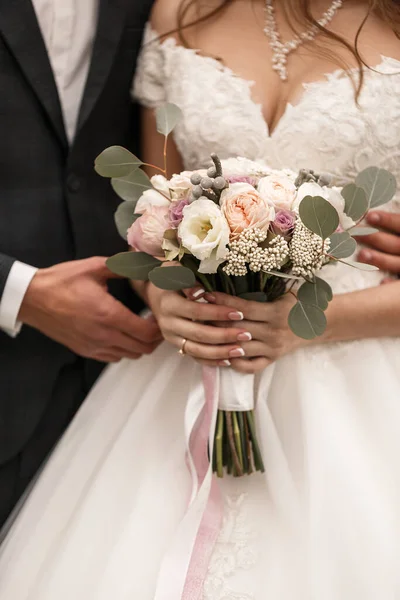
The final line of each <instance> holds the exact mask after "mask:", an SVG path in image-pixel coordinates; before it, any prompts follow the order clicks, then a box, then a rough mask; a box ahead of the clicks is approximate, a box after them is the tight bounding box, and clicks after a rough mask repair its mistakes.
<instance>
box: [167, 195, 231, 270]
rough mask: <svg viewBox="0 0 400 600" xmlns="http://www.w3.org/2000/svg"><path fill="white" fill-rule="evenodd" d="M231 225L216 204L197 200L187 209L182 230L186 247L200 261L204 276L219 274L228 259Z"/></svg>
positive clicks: (184, 213)
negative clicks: (218, 270)
mask: <svg viewBox="0 0 400 600" xmlns="http://www.w3.org/2000/svg"><path fill="white" fill-rule="evenodd" d="M229 234H230V230H229V225H228V223H227V221H226V219H225V217H224V215H223V214H222V212H221V210H220V208H219V207H218V206H217V205H216V204H215V203H214V202H213V201H212V200H206V199H204V200H196V202H192V204H189V205H188V206H186V207H185V208H184V209H183V219H182V222H181V224H180V225H179V229H178V236H179V238H180V239H181V241H182V245H183V246H184V247H185V248H187V250H189V252H191V253H192V254H193V256H195V257H196V258H198V259H199V260H200V261H201V262H200V268H199V272H200V273H215V272H216V271H217V269H218V267H219V265H220V264H221V263H223V262H224V260H225V259H226V255H227V251H228V248H227V246H228V243H229Z"/></svg>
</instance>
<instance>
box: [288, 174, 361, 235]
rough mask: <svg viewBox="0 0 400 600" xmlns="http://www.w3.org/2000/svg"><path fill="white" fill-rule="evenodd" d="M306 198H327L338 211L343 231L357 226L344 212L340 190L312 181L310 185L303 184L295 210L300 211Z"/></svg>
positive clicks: (299, 190)
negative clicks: (301, 203) (301, 204)
mask: <svg viewBox="0 0 400 600" xmlns="http://www.w3.org/2000/svg"><path fill="white" fill-rule="evenodd" d="M306 196H321V197H322V198H325V200H328V202H329V203H330V204H332V206H333V208H335V209H336V211H337V213H338V215H339V222H340V226H341V227H342V229H350V227H353V226H354V225H355V222H354V221H353V219H351V218H350V217H348V216H347V215H346V213H345V212H344V208H345V201H344V198H343V196H342V194H341V193H340V188H337V187H321V186H320V185H318V184H317V183H314V182H311V181H310V182H308V183H303V185H301V186H300V187H299V189H298V191H297V199H296V205H295V210H298V209H299V206H300V202H301V201H302V200H303V198H305V197H306Z"/></svg>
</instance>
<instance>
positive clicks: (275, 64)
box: [264, 0, 343, 81]
mask: <svg viewBox="0 0 400 600" xmlns="http://www.w3.org/2000/svg"><path fill="white" fill-rule="evenodd" d="M272 2H273V0H266V1H265V14H266V17H265V28H264V33H265V35H266V36H267V38H268V40H269V45H270V46H271V49H272V68H273V69H274V71H276V72H277V73H278V75H279V77H280V78H281V79H282V81H287V78H288V74H287V59H288V56H289V54H291V53H292V52H294V51H295V50H297V48H298V47H299V46H301V44H304V43H305V42H310V41H312V40H313V39H314V38H315V37H316V36H317V35H318V33H320V30H319V29H318V27H317V26H316V25H312V26H311V27H310V29H308V30H307V31H304V32H303V33H300V34H298V35H296V36H295V37H294V38H293V39H292V40H290V41H289V42H282V41H281V39H280V35H279V32H278V27H277V24H276V19H275V10H274V6H273V3H272ZM342 5H343V0H333V2H332V4H331V6H330V7H329V8H328V10H327V11H326V12H325V13H324V14H323V15H322V17H321V18H320V19H319V21H318V25H321V27H326V26H327V25H328V23H330V22H331V21H332V19H333V17H334V16H335V14H336V13H337V11H338V10H339V8H341V7H342Z"/></svg>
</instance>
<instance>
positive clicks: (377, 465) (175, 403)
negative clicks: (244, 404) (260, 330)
mask: <svg viewBox="0 0 400 600" xmlns="http://www.w3.org/2000/svg"><path fill="white" fill-rule="evenodd" d="M200 378H201V370H200V367H199V366H198V365H197V364H196V363H195V362H194V361H192V360H191V359H190V358H189V357H184V358H182V357H180V356H178V355H177V353H176V350H175V349H174V348H172V347H171V346H169V345H168V344H167V343H164V344H163V345H162V346H161V347H160V348H159V349H158V350H157V352H156V353H154V354H153V355H152V356H149V357H144V358H142V359H141V360H140V361H138V362H131V361H123V362H121V363H120V364H118V365H116V366H111V367H109V368H108V369H107V370H106V371H105V373H104V375H103V376H102V377H101V379H100V380H99V381H98V383H97V385H96V386H95V387H94V389H93V390H92V392H91V393H90V395H89V397H88V398H87V400H86V401H85V403H84V405H83V406H82V408H81V410H80V412H79V413H78V415H77V417H76V418H75V420H74V421H73V423H72V424H71V426H70V428H69V429H68V431H67V432H66V434H65V435H64V437H63V439H62V440H61V442H60V443H59V445H58V447H57V449H56V450H55V452H54V454H53V455H52V457H51V458H50V460H49V462H48V464H47V466H46V468H45V469H44V472H43V473H42V475H41V476H40V478H39V481H38V483H37V484H36V486H35V487H34V489H33V491H32V493H31V494H30V496H29V497H28V499H27V501H26V503H25V505H24V507H23V509H22V511H21V513H20V514H19V516H18V518H17V519H16V521H15V523H14V525H13V527H12V529H11V531H10V533H9V535H8V537H7V539H6V541H5V542H4V544H3V546H2V547H1V551H0V598H1V600H67V599H68V600H72V599H73V600H111V599H112V600H136V599H137V600H152V599H153V597H154V593H155V587H156V583H157V578H158V573H159V569H160V564H161V561H162V558H163V556H164V555H165V553H166V552H167V551H168V548H169V545H170V543H171V540H172V538H173V536H174V534H175V532H176V530H177V527H178V526H179V523H180V521H181V519H182V517H183V515H184V513H185V511H186V508H187V501H188V495H189V493H190V478H189V473H188V470H187V465H186V462H185V445H184V428H183V415H184V411H185V405H186V402H187V397H188V394H189V390H190V387H191V385H193V382H196V381H197V380H200ZM267 381H268V385H267V383H266V382H267ZM256 418H257V423H258V429H259V437H260V440H261V445H262V452H263V456H264V461H265V467H266V472H265V474H264V475H260V474H258V475H251V476H247V477H244V478H241V479H234V478H232V477H226V478H224V479H223V480H221V481H220V482H219V485H220V486H221V491H222V496H223V501H224V519H223V525H222V528H221V531H220V534H219V538H218V541H217V544H216V546H215V549H214V552H213V555H212V559H211V562H210V565H209V568H208V575H207V578H206V581H205V585H204V592H203V596H204V600H267V599H268V600H358V599H359V600H395V599H396V600H398V598H400V568H399V564H400V341H399V340H397V339H391V340H386V339H384V340H379V341H378V340H370V341H363V342H353V343H346V344H337V345H334V346H326V347H324V346H321V347H315V348H313V349H307V350H300V351H298V352H296V353H295V354H293V355H290V356H287V357H285V358H284V359H282V360H280V361H278V363H276V364H275V365H273V366H272V367H270V369H268V370H267V371H266V372H265V373H263V374H262V375H261V376H260V381H259V396H258V401H257V407H256ZM177 600H178V599H177Z"/></svg>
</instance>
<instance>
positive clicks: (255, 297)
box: [239, 292, 267, 302]
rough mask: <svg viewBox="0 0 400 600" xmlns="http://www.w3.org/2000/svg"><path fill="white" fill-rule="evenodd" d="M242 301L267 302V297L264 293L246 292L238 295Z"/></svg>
mask: <svg viewBox="0 0 400 600" xmlns="http://www.w3.org/2000/svg"><path fill="white" fill-rule="evenodd" d="M239 298H241V299H242V300H251V301H252V302H267V295H266V294H264V292H247V293H246V294H240V296H239Z"/></svg>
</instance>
